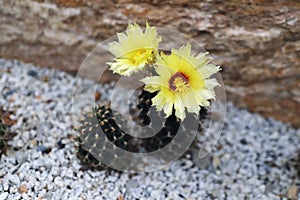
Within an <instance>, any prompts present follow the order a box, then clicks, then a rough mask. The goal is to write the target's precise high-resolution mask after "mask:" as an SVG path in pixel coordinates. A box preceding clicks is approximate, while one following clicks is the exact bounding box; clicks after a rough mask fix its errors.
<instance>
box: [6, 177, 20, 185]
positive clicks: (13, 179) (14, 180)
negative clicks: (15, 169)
mask: <svg viewBox="0 0 300 200" xmlns="http://www.w3.org/2000/svg"><path fill="white" fill-rule="evenodd" d="M8 180H9V182H10V183H11V184H13V185H20V179H19V177H18V176H17V175H15V174H13V175H12V174H11V175H8Z"/></svg>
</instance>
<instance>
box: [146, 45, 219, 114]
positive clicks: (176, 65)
mask: <svg viewBox="0 0 300 200" xmlns="http://www.w3.org/2000/svg"><path fill="white" fill-rule="evenodd" d="M156 64H157V67H156V72H157V74H158V76H152V77H146V78H144V79H142V81H143V82H144V83H145V90H146V91H149V92H158V94H157V95H156V96H155V97H154V98H153V99H152V102H153V105H155V106H156V108H157V110H159V111H160V110H163V111H164V112H165V114H166V117H168V116H170V115H171V114H172V110H173V107H174V109H175V115H176V116H177V117H178V118H180V119H182V120H183V119H184V118H185V117H186V114H185V110H186V109H187V111H188V112H191V113H196V114H199V111H200V106H209V105H210V102H209V100H210V99H214V98H215V91H214V88H215V87H216V86H217V85H219V83H218V82H217V80H216V79H214V78H211V79H210V76H211V75H212V74H214V73H216V72H218V71H219V70H220V67H217V66H215V65H213V64H211V63H210V59H209V58H208V57H207V56H206V54H204V53H200V54H199V55H197V56H194V55H192V54H191V45H190V44H187V45H186V46H183V47H181V48H180V49H179V50H174V49H172V51H171V54H170V55H165V54H163V53H161V56H158V57H157V62H156Z"/></svg>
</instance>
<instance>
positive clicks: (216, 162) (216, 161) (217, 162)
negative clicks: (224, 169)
mask: <svg viewBox="0 0 300 200" xmlns="http://www.w3.org/2000/svg"><path fill="white" fill-rule="evenodd" d="M220 165H221V161H220V158H219V157H218V156H216V155H214V156H213V166H214V168H215V169H217V168H219V166H220Z"/></svg>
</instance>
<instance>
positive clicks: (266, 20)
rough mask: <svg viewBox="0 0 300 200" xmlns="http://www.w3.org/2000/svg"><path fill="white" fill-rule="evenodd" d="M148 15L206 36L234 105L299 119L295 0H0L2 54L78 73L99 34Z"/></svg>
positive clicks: (298, 6) (298, 5)
mask: <svg viewBox="0 0 300 200" xmlns="http://www.w3.org/2000/svg"><path fill="white" fill-rule="evenodd" d="M146 19H147V20H148V22H149V23H150V24H151V25H154V26H159V27H168V28H172V29H176V30H178V31H180V32H183V33H185V34H187V35H189V36H190V37H192V38H194V39H197V40H199V41H201V42H202V43H203V44H204V45H203V46H204V48H205V49H206V50H207V51H209V52H210V53H211V55H212V56H213V58H214V62H215V63H216V64H218V65H221V66H222V68H223V72H222V76H223V79H224V82H225V85H226V89H227V94H228V97H229V99H230V100H231V101H234V102H235V104H236V105H238V106H242V107H247V108H248V109H250V110H251V111H253V112H259V113H260V114H262V115H264V116H272V117H274V118H276V119H279V120H282V121H284V122H289V123H291V124H293V125H294V126H297V127H300V89H299V88H300V66H299V65H300V2H299V1H296V0H294V1H293V0H289V1H286V0H282V1H280V0H277V1H275V0H265V1H264V0H247V1H246V0H233V1H223V0H206V1H187V0H166V1H158V0H142V1H138V0H131V1H130V0H129V1H125V0H114V1H108V0H48V1H47V0H0V21H1V23H0V30H1V31H0V57H3V58H8V59H15V58H16V59H19V60H22V61H25V62H31V63H34V64H36V65H39V66H47V67H51V68H59V69H63V70H65V71H68V72H71V73H76V70H77V69H78V67H79V65H80V64H81V62H82V61H83V59H84V58H85V56H86V55H87V53H88V52H89V51H90V50H91V49H93V47H95V45H96V44H97V43H98V42H100V41H102V40H103V39H105V38H108V37H110V36H112V35H113V34H115V33H116V32H121V31H123V30H124V29H125V28H126V26H127V24H128V22H133V21H137V22H138V23H140V24H144V23H145V20H146ZM87 76H90V74H87ZM110 78H111V76H109V75H107V79H110Z"/></svg>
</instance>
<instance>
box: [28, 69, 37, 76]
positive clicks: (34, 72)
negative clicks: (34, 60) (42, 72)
mask: <svg viewBox="0 0 300 200" xmlns="http://www.w3.org/2000/svg"><path fill="white" fill-rule="evenodd" d="M27 75H28V76H31V77H33V78H37V77H38V73H37V72H36V71H34V70H28V72H27Z"/></svg>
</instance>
